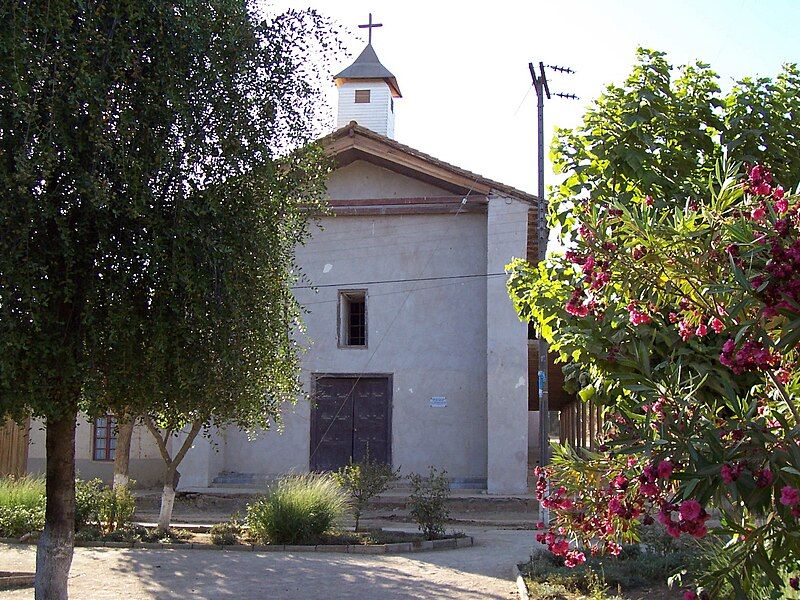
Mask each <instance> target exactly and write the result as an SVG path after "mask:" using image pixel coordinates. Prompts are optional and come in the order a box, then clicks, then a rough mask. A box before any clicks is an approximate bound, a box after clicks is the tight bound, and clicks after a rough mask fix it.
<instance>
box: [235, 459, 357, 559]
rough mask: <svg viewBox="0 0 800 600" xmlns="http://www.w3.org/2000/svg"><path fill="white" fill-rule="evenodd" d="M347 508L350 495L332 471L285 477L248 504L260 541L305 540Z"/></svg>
mask: <svg viewBox="0 0 800 600" xmlns="http://www.w3.org/2000/svg"><path fill="white" fill-rule="evenodd" d="M346 508H347V496H346V494H345V492H344V490H342V488H340V487H339V486H338V485H337V483H336V482H335V481H334V480H333V478H332V477H331V476H329V475H321V474H314V473H309V474H306V475H290V476H287V477H284V478H283V479H281V480H280V481H278V484H277V485H276V486H275V488H274V489H273V490H272V491H270V492H269V493H268V494H267V495H266V496H265V497H263V498H261V499H259V500H256V501H255V502H253V503H252V504H249V505H248V507H247V524H248V525H249V527H250V533H251V535H252V536H253V537H254V539H256V540H257V541H260V542H271V543H274V544H298V543H299V544H302V543H309V542H311V541H313V540H314V539H315V538H316V537H318V536H320V535H322V534H323V533H325V532H326V531H328V530H329V529H330V528H331V527H332V526H333V525H334V523H335V522H336V521H337V520H338V519H340V518H341V516H342V515H343V514H344V511H345V510H346Z"/></svg>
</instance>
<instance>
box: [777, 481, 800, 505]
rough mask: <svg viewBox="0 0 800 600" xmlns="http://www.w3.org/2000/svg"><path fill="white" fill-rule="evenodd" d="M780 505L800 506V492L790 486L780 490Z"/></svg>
mask: <svg viewBox="0 0 800 600" xmlns="http://www.w3.org/2000/svg"><path fill="white" fill-rule="evenodd" d="M781 504H783V505H784V506H794V505H795V504H800V490H798V489H797V488H795V487H792V486H790V485H786V486H784V487H783V488H782V489H781Z"/></svg>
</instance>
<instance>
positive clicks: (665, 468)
mask: <svg viewBox="0 0 800 600" xmlns="http://www.w3.org/2000/svg"><path fill="white" fill-rule="evenodd" d="M673 469H675V465H673V464H672V461H669V460H662V461H661V462H660V463H658V476H659V477H660V478H661V479H669V478H670V476H671V475H672V471H673Z"/></svg>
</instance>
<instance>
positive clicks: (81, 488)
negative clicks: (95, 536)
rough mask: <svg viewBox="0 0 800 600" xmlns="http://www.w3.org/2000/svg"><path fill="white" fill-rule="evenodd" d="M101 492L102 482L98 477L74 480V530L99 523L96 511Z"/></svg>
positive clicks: (98, 506) (98, 507) (97, 510)
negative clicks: (87, 479)
mask: <svg viewBox="0 0 800 600" xmlns="http://www.w3.org/2000/svg"><path fill="white" fill-rule="evenodd" d="M102 494H103V482H102V481H100V480H99V479H91V480H89V481H82V480H80V479H76V480H75V531H80V530H81V529H83V528H84V527H88V526H90V525H99V524H100V517H99V515H98V513H99V509H100V497H101V496H102Z"/></svg>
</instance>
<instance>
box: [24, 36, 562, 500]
mask: <svg viewBox="0 0 800 600" xmlns="http://www.w3.org/2000/svg"><path fill="white" fill-rule="evenodd" d="M370 31H371V30H370ZM335 83H336V86H337V88H338V96H339V102H338V114H337V129H336V130H335V131H334V132H332V133H331V134H330V135H328V136H327V137H325V138H323V140H322V143H323V145H324V147H325V148H326V149H327V150H328V152H329V153H330V155H331V157H332V158H333V160H334V161H335V170H334V171H333V173H332V174H331V176H330V179H329V181H328V185H327V190H328V197H329V205H330V213H329V214H327V215H325V216H324V217H323V218H322V219H321V223H320V225H321V227H320V228H318V229H317V228H315V229H314V230H313V234H312V237H311V239H309V240H308V242H307V243H306V244H305V245H303V246H300V247H298V249H297V263H298V265H299V266H300V267H301V269H302V271H303V273H304V274H305V276H306V277H307V279H308V282H301V283H298V285H297V286H296V289H295V292H296V297H297V300H298V301H299V303H300V305H301V306H303V307H304V308H305V309H306V311H307V314H306V315H305V317H304V323H305V326H306V331H305V332H304V333H303V334H302V338H301V339H300V341H301V344H302V345H303V346H304V347H305V348H307V350H306V352H305V353H304V355H303V357H302V381H303V385H304V387H305V389H306V392H307V394H308V400H306V399H303V400H300V401H298V402H297V403H296V404H294V405H292V406H288V407H287V408H286V409H285V414H284V427H283V430H282V431H280V432H279V431H276V430H270V431H266V432H263V433H260V434H258V435H255V436H254V437H253V436H252V435H251V436H248V434H247V433H245V432H243V431H239V430H236V429H235V428H230V429H228V430H226V431H223V432H220V433H217V434H215V435H214V438H213V440H211V441H209V440H206V439H204V438H198V440H197V441H196V442H195V444H194V446H193V447H192V449H191V450H190V451H189V453H188V454H187V456H186V458H185V459H184V462H183V464H182V465H181V467H180V471H181V478H180V488H182V489H191V488H206V487H213V486H214V485H226V484H227V485H247V484H262V483H263V482H265V481H270V480H272V479H273V478H274V477H276V476H279V475H281V474H284V473H289V472H305V471H309V470H311V471H325V470H332V469H337V468H339V467H341V466H342V465H344V464H346V463H347V462H348V461H349V460H350V459H351V458H352V459H354V460H359V459H361V458H363V457H364V456H365V455H366V454H367V452H369V455H370V456H371V457H372V458H374V459H377V460H381V461H385V462H387V463H390V464H391V465H393V466H395V467H400V469H401V471H402V473H403V474H408V473H410V472H424V471H426V470H427V469H428V467H429V466H435V467H436V468H437V469H444V470H446V471H447V477H448V478H449V479H450V480H451V482H452V486H453V487H454V488H459V487H460V488H471V489H483V490H487V491H488V492H489V493H521V492H526V491H527V478H528V474H529V463H530V462H533V458H531V460H529V454H531V453H532V452H533V450H530V451H529V448H536V446H537V444H538V439H539V429H538V424H537V422H538V419H533V418H531V417H532V416H533V415H534V413H533V412H529V400H530V397H531V396H535V391H534V393H533V394H531V390H530V389H529V381H530V380H531V379H533V380H534V383H535V379H536V375H535V373H536V357H535V354H533V352H534V351H535V348H536V345H535V343H534V342H532V341H530V340H529V339H528V338H529V336H528V328H527V326H526V324H525V323H522V322H520V320H519V319H518V317H517V315H516V313H515V311H514V308H513V306H512V304H511V301H510V300H509V298H508V294H507V292H506V287H505V284H506V278H507V277H506V275H505V273H504V267H505V265H507V264H508V263H509V262H510V261H511V260H512V258H515V257H526V256H529V255H530V256H531V257H532V258H533V257H535V255H536V253H535V250H536V249H535V242H536V240H535V225H534V224H535V221H536V219H535V216H536V215H535V212H536V201H537V198H536V197H535V196H533V195H531V194H528V193H526V192H523V191H520V190H517V189H514V188H513V187H510V186H508V185H505V184H502V183H499V182H496V181H492V180H490V179H487V178H486V177H483V176H481V175H478V174H476V173H472V172H469V171H467V170H464V169H461V168H459V167H456V166H454V165H452V164H448V163H446V162H444V161H442V160H439V159H437V158H434V157H432V156H429V155H428V154H425V153H424V152H421V151H419V150H416V149H414V148H410V147H408V146H406V145H404V144H402V143H400V142H398V141H397V140H395V137H394V132H395V105H396V103H399V102H400V101H401V98H402V95H401V91H400V86H399V84H398V81H397V79H396V78H395V76H394V75H393V74H392V73H391V72H390V71H389V70H388V69H387V68H386V67H385V66H384V65H383V64H381V62H380V60H379V59H378V56H377V54H376V52H375V49H374V48H373V46H372V44H371V42H370V43H369V44H367V46H366V47H365V48H364V50H363V52H361V54H360V55H359V56H358V58H357V59H356V60H355V62H353V64H351V65H350V66H348V67H347V68H345V69H344V70H343V71H341V72H340V73H339V74H338V75H336V77H335ZM498 147H500V146H499V145H498ZM531 232H533V233H534V235H533V236H531ZM529 238H532V239H529ZM529 365H530V369H531V370H530V371H529ZM529 372H530V373H531V374H532V377H529ZM554 383H555V382H554ZM554 387H556V386H555V385H554ZM554 396H555V394H551V397H554ZM556 402H557V400H556V399H555V398H553V400H551V404H556ZM531 406H532V405H531ZM556 410H557V408H556ZM138 429H139V428H138V427H137V431H136V433H135V435H134V446H133V448H132V450H131V476H132V477H133V478H134V479H136V480H137V481H138V482H139V483H140V484H141V485H157V483H158V477H160V475H161V472H162V469H161V463H160V458H159V456H158V452H157V450H156V448H155V446H154V444H153V442H152V440H150V439H149V435H148V433H147V432H146V431H145V430H144V429H143V428H142V429H141V431H139V430H138ZM113 437H114V436H113V427H112V426H111V422H110V420H106V421H102V422H101V421H100V420H98V422H95V423H93V424H89V425H88V426H87V424H86V423H83V426H82V427H79V440H78V448H77V456H76V458H77V461H78V462H77V468H78V471H79V473H80V474H81V475H82V476H83V477H93V476H98V475H99V476H103V477H104V478H105V479H110V474H111V467H112V465H111V463H110V459H113V453H114V448H113V444H114V439H113ZM43 466H44V435H43V432H42V431H41V430H40V428H37V427H36V426H35V425H34V426H33V427H32V429H31V446H30V449H29V458H28V470H30V471H42V470H43Z"/></svg>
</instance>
